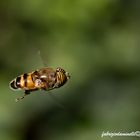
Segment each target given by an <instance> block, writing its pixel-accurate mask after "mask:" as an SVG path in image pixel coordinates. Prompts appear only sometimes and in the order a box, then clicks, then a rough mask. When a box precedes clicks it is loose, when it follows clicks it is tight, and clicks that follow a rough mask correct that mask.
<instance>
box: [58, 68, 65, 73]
mask: <svg viewBox="0 0 140 140" xmlns="http://www.w3.org/2000/svg"><path fill="white" fill-rule="evenodd" d="M56 72H63V73H65V71H64V70H63V69H62V68H60V67H58V68H57V69H56Z"/></svg>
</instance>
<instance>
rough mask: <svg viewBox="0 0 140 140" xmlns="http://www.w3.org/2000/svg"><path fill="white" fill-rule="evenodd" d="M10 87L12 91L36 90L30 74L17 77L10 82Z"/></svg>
mask: <svg viewBox="0 0 140 140" xmlns="http://www.w3.org/2000/svg"><path fill="white" fill-rule="evenodd" d="M10 87H11V88H12V89H14V90H16V89H23V90H34V89H36V87H35V84H34V81H33V78H32V73H25V74H23V75H21V76H18V77H17V78H15V79H14V80H12V81H11V82H10Z"/></svg>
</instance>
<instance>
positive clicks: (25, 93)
mask: <svg viewBox="0 0 140 140" xmlns="http://www.w3.org/2000/svg"><path fill="white" fill-rule="evenodd" d="M28 94H30V90H25V92H24V94H23V96H20V97H18V98H16V100H15V101H16V102H18V101H20V100H22V99H23V98H24V97H25V96H26V95H28Z"/></svg>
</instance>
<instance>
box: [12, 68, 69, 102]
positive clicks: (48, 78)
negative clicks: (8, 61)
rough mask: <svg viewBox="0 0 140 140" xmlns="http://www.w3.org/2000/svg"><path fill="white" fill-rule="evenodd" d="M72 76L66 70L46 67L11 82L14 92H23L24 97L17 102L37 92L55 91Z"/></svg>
mask: <svg viewBox="0 0 140 140" xmlns="http://www.w3.org/2000/svg"><path fill="white" fill-rule="evenodd" d="M69 78H70V75H69V73H68V72H66V71H65V70H64V69H62V68H60V67H58V68H56V69H53V68H49V67H44V68H41V69H39V70H35V71H33V72H30V73H24V74H22V75H20V76H18V77H16V78H15V79H14V80H12V81H11V82H10V88H11V89H12V90H18V89H19V90H23V91H24V95H23V96H21V97H19V98H17V99H16V101H19V100H21V99H23V98H24V97H25V96H26V95H28V94H30V93H31V92H33V91H36V90H45V91H49V90H53V89H55V88H59V87H61V86H63V85H64V84H65V83H66V82H67V81H68V79H69Z"/></svg>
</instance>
